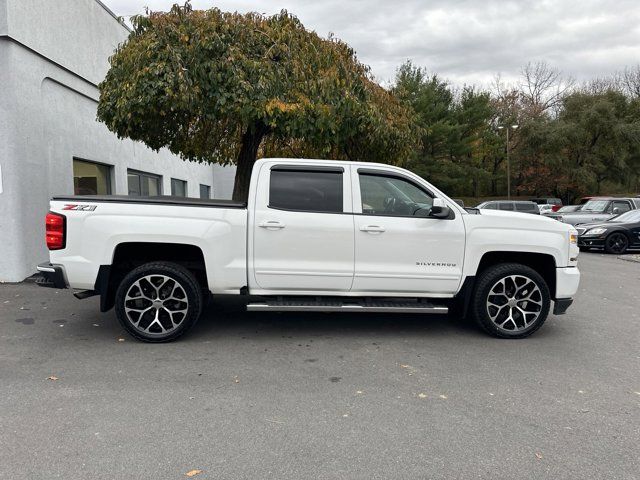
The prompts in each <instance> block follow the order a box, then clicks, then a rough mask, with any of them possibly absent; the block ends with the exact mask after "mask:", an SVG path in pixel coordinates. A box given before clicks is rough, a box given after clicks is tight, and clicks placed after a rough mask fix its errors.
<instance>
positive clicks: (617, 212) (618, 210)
mask: <svg viewBox="0 0 640 480" xmlns="http://www.w3.org/2000/svg"><path fill="white" fill-rule="evenodd" d="M613 214H614V215H620V209H619V208H618V207H616V208H614V209H613Z"/></svg>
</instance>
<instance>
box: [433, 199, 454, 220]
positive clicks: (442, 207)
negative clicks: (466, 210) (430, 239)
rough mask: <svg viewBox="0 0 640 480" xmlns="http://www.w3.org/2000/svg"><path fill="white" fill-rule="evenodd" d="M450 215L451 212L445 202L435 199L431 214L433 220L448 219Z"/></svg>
mask: <svg viewBox="0 0 640 480" xmlns="http://www.w3.org/2000/svg"><path fill="white" fill-rule="evenodd" d="M449 213H451V212H450V210H449V207H447V205H446V204H445V203H444V200H442V199H441V198H434V199H433V206H432V207H431V213H430V214H429V216H430V217H431V218H447V217H448V216H449Z"/></svg>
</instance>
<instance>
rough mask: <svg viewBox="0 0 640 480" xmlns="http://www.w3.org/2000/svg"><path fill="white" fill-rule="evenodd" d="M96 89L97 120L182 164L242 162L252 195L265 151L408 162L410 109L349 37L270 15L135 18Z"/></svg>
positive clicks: (241, 192)
mask: <svg viewBox="0 0 640 480" xmlns="http://www.w3.org/2000/svg"><path fill="white" fill-rule="evenodd" d="M132 22H133V31H132V33H131V34H130V36H129V38H128V39H127V41H126V42H124V43H123V44H122V45H120V46H119V47H118V49H117V50H116V52H115V54H114V55H113V56H112V57H111V59H110V64H111V68H110V70H109V72H108V73H107V76H106V78H105V79H104V81H103V82H102V83H101V84H100V102H99V105H98V119H99V120H101V121H103V122H104V123H105V124H106V125H107V127H108V128H109V129H110V130H112V131H113V132H115V133H116V134H117V135H118V136H119V137H126V138H131V139H133V140H138V141H142V142H144V143H145V144H146V145H148V146H149V147H151V148H153V149H156V150H157V149H160V148H163V147H167V148H168V149H169V150H170V151H171V152H173V153H176V154H178V155H180V156H181V157H182V158H184V159H186V160H194V161H200V162H217V163H221V164H229V163H235V164H236V165H237V173H236V181H235V186H234V194H233V196H234V198H235V199H245V198H246V195H247V193H248V186H249V177H250V173H251V169H252V167H253V163H254V162H255V160H256V158H257V156H258V154H259V153H261V151H264V150H265V149H267V150H269V151H271V152H292V153H293V152H296V151H304V152H305V153H307V154H308V155H313V156H321V157H325V158H347V159H351V160H368V161H372V160H378V161H385V162H395V163H401V162H403V161H404V159H405V158H407V157H408V155H409V154H410V152H411V151H412V150H413V148H412V147H413V142H414V139H415V134H414V131H413V125H414V124H413V121H412V116H411V115H412V114H411V112H410V110H409V109H407V108H406V107H405V106H404V105H403V104H402V103H400V102H399V101H398V100H397V99H396V98H395V97H394V96H393V94H391V93H390V92H388V91H386V90H384V89H383V88H382V87H380V86H379V85H377V84H376V83H374V82H373V80H372V78H371V75H370V73H369V69H368V67H367V66H365V65H363V64H362V63H360V62H359V61H358V59H357V57H356V55H355V53H354V51H353V50H352V49H351V48H350V47H349V46H348V45H347V44H345V43H344V42H342V41H340V40H338V39H336V38H333V37H330V38H322V37H320V36H319V35H317V34H316V33H315V32H311V31H308V30H306V29H305V28H304V26H303V24H302V23H301V22H300V21H299V20H298V19H297V18H296V17H294V16H293V15H291V14H289V13H288V12H286V11H284V10H283V11H282V12H281V13H279V14H277V15H273V16H264V15H260V14H257V13H249V14H239V13H229V12H222V11H221V10H219V9H217V8H213V9H210V10H206V11H204V10H193V9H192V8H191V6H190V5H189V3H187V4H185V5H184V6H178V5H174V7H173V8H172V9H171V10H170V11H169V12H167V13H157V12H152V13H148V14H147V15H144V16H138V17H135V18H133V20H132Z"/></svg>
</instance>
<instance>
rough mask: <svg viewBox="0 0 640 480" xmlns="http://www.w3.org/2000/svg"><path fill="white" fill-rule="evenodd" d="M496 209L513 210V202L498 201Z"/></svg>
mask: <svg viewBox="0 0 640 480" xmlns="http://www.w3.org/2000/svg"><path fill="white" fill-rule="evenodd" d="M498 209H500V210H510V211H513V202H499V203H498Z"/></svg>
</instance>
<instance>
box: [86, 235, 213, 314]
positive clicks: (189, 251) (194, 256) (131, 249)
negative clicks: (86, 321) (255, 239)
mask: <svg viewBox="0 0 640 480" xmlns="http://www.w3.org/2000/svg"><path fill="white" fill-rule="evenodd" d="M153 261H164V262H172V263H177V264H178V265H182V266H183V267H185V268H186V269H187V270H189V271H190V272H191V273H192V274H193V275H194V277H195V278H196V280H197V281H198V283H199V284H200V286H201V287H202V289H203V290H205V291H208V290H209V286H208V285H209V284H208V281H207V270H206V267H205V263H204V255H203V253H202V250H201V249H200V247H196V246H195V245H187V244H181V243H153V242H131V243H121V244H119V245H118V246H116V248H115V251H114V252H113V260H112V262H111V265H110V266H105V265H102V266H101V267H100V271H99V273H98V279H97V280H96V290H97V291H98V292H99V293H100V296H101V301H100V310H101V311H103V312H105V311H107V310H109V309H110V308H112V307H113V303H114V299H115V292H116V290H117V288H118V285H119V284H120V282H121V281H122V279H123V278H124V277H125V275H126V274H127V273H129V272H130V271H131V270H133V269H134V268H136V267H138V266H140V265H143V264H145V263H148V262H153Z"/></svg>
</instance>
